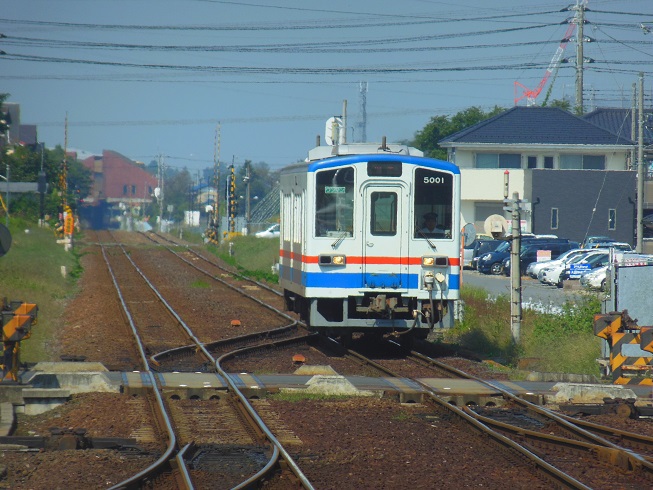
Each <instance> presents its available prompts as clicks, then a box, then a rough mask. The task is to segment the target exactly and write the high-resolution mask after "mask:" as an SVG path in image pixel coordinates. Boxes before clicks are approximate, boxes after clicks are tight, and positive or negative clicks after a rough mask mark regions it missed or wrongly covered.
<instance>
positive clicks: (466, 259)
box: [463, 234, 500, 269]
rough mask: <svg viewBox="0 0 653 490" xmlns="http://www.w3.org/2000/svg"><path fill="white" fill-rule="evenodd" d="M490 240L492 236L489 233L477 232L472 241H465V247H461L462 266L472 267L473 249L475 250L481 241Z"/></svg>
mask: <svg viewBox="0 0 653 490" xmlns="http://www.w3.org/2000/svg"><path fill="white" fill-rule="evenodd" d="M490 240H493V238H492V237H491V236H490V235H485V234H479V235H476V239H475V240H474V241H473V242H471V243H469V244H467V243H466V244H465V247H464V248H463V268H465V269H471V268H473V267H472V263H473V259H474V250H476V248H477V245H479V244H480V243H481V242H485V241H490ZM497 241H500V240H497ZM479 246H480V245H479Z"/></svg>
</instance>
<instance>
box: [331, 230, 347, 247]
mask: <svg viewBox="0 0 653 490" xmlns="http://www.w3.org/2000/svg"><path fill="white" fill-rule="evenodd" d="M348 236H349V232H348V231H343V232H342V233H341V234H340V236H339V237H338V238H337V239H336V241H335V242H333V243H332V244H331V248H334V249H335V248H336V247H337V246H338V245H340V244H341V243H342V241H343V240H344V239H345V238H347V237H348Z"/></svg>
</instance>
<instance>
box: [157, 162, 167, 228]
mask: <svg viewBox="0 0 653 490" xmlns="http://www.w3.org/2000/svg"><path fill="white" fill-rule="evenodd" d="M158 174H159V175H158V180H159V188H158V190H159V192H158V195H157V193H155V197H156V198H157V200H158V201H159V231H160V232H163V185H164V181H165V167H164V163H163V156H162V155H161V154H160V153H159V165H158Z"/></svg>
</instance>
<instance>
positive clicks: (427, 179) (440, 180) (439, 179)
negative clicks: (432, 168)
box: [424, 177, 444, 184]
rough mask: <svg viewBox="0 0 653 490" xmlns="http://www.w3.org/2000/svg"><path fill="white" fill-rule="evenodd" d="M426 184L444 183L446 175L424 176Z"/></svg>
mask: <svg viewBox="0 0 653 490" xmlns="http://www.w3.org/2000/svg"><path fill="white" fill-rule="evenodd" d="M424 183H425V184H444V177H424Z"/></svg>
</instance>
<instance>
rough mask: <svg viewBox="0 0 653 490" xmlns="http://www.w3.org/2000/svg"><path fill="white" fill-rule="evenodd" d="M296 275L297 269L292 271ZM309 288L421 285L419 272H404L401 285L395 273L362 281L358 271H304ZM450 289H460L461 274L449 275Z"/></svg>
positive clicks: (410, 287)
mask: <svg viewBox="0 0 653 490" xmlns="http://www.w3.org/2000/svg"><path fill="white" fill-rule="evenodd" d="M286 272H291V271H289V270H288V269H287V268H285V267H283V266H280V267H279V274H281V276H283V277H286V274H285V273H286ZM292 272H294V275H295V276H296V274H297V272H298V271H296V270H294V271H292ZM406 279H407V280H406ZM299 282H300V283H301V284H302V285H303V286H304V287H307V288H332V289H355V288H362V287H366V288H371V287H374V288H388V289H394V288H400V287H401V288H407V289H417V288H418V286H419V275H418V274H408V275H406V274H402V277H401V285H400V283H399V277H397V275H395V274H365V275H364V277H363V280H362V282H361V275H360V274H358V273H345V272H343V273H338V272H329V273H324V272H303V273H301V281H299ZM449 289H454V290H455V289H460V275H459V274H450V275H449Z"/></svg>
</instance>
